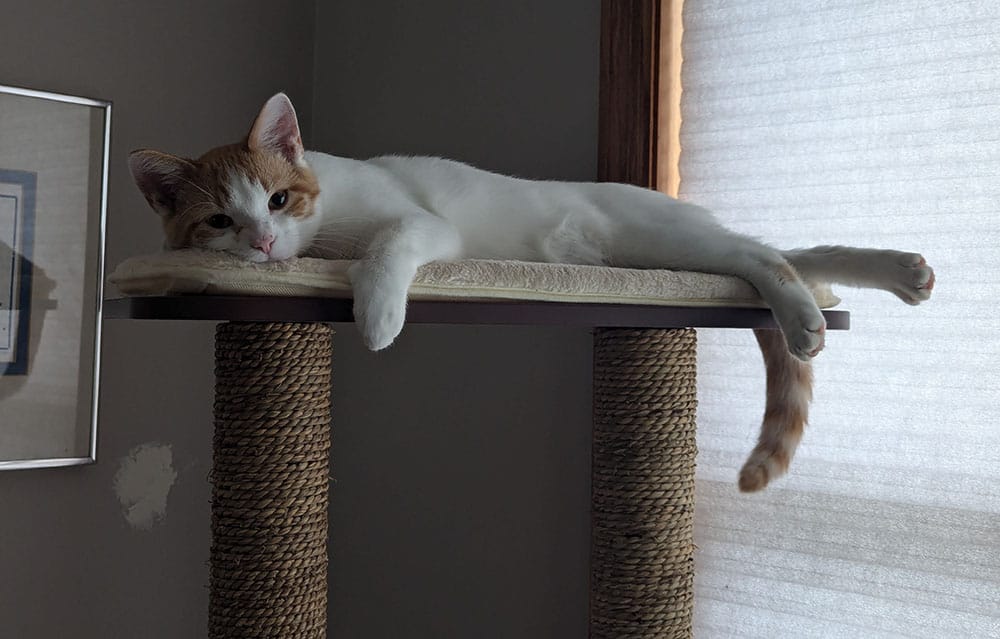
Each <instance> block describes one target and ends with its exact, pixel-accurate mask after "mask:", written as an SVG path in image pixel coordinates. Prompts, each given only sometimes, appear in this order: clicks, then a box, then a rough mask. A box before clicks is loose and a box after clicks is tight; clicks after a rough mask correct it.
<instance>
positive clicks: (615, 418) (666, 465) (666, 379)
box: [590, 329, 697, 639]
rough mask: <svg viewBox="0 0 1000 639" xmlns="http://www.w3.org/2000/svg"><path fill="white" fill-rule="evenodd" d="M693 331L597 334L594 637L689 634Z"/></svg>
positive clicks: (602, 331)
mask: <svg viewBox="0 0 1000 639" xmlns="http://www.w3.org/2000/svg"><path fill="white" fill-rule="evenodd" d="M695 346H696V337H695V331H694V330H691V329H670V330H664V329H598V330H597V331H596V332H595V335H594V442H593V468H592V488H591V491H592V507H591V508H592V513H591V584H590V636H591V638H592V639H623V638H625V637H631V638H636V639H646V638H653V637H656V638H657V639H666V638H674V637H677V638H681V637H683V638H690V637H691V611H692V606H693V601H694V592H693V583H694V543H693V540H692V533H693V521H694V466H695V453H696V452H697V448H696V444H695V410H696V407H697V387H696V377H695V370H696V369H695V355H696V353H695Z"/></svg>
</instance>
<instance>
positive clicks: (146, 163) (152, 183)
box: [128, 149, 192, 216]
mask: <svg viewBox="0 0 1000 639" xmlns="http://www.w3.org/2000/svg"><path fill="white" fill-rule="evenodd" d="M128 168H129V170H130V171H131V172H132V179H133V180H135V185H136V186H138V187H139V190H140V191H142V194H143V195H144V196H145V197H146V201H147V202H149V205H150V206H151V207H153V210H154V211H156V212H157V213H159V214H160V215H164V216H166V215H173V214H174V213H175V212H176V210H177V196H178V194H179V193H180V190H181V188H182V186H183V185H184V183H185V181H186V179H187V178H186V173H187V172H188V171H189V170H190V169H191V168H192V165H191V162H189V161H188V160H185V159H184V158H179V157H177V156H175V155H170V154H169V153H160V152H159V151H152V150H150V149H140V150H138V151H132V152H131V153H129V155H128Z"/></svg>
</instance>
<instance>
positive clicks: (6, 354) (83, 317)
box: [0, 86, 111, 470]
mask: <svg viewBox="0 0 1000 639" xmlns="http://www.w3.org/2000/svg"><path fill="white" fill-rule="evenodd" d="M110 136H111V103H110V102H106V101H102V100H93V99H90V98H79V97H74V96H68V95H59V94H55V93H47V92H43V91H34V90H30V89H20V88H16V87H6V86H0V470H5V469H16V468H43V467H51V466H71V465H77V464H87V463H92V462H93V461H95V459H96V451H97V396H98V393H97V386H98V372H99V369H100V345H101V335H100V329H101V297H102V294H103V287H102V281H103V271H104V229H105V214H106V205H107V191H108V154H109V146H110Z"/></svg>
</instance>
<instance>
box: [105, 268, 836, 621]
mask: <svg viewBox="0 0 1000 639" xmlns="http://www.w3.org/2000/svg"><path fill="white" fill-rule="evenodd" d="M170 259H176V258H170ZM133 266H134V265H133ZM147 266H148V265H147ZM157 268H160V272H159V275H158V276H157V275H156V269H157ZM511 268H514V267H513V266H511ZM526 268H528V269H529V271H530V269H535V268H538V269H542V270H543V271H546V272H548V271H547V269H551V268H556V269H558V268H562V269H566V268H569V269H576V268H583V267H565V266H560V265H531V266H530V267H526ZM121 270H122V269H121V267H119V271H118V274H119V275H118V282H116V283H117V284H118V285H119V288H122V289H123V290H126V292H131V293H139V292H143V291H144V292H145V293H147V294H148V293H163V292H166V293H178V292H192V290H193V289H191V288H190V286H189V285H190V283H191V282H192V281H196V284H197V290H198V291H201V292H208V293H212V292H225V291H226V290H227V288H226V287H227V284H225V283H223V284H220V283H219V281H218V278H219V277H220V275H219V274H220V273H223V275H224V272H225V269H223V268H220V267H219V266H218V265H213V266H212V268H211V269H210V271H211V273H212V274H213V277H214V278H216V281H214V283H211V285H206V284H205V281H204V278H201V279H200V280H199V278H196V277H193V276H192V275H191V273H188V274H187V275H184V274H183V273H181V271H182V270H183V269H181V268H180V267H179V266H178V264H176V263H173V264H166V265H163V264H160V266H159V267H157V266H156V265H155V264H154V265H153V267H152V269H150V268H146V267H143V268H139V269H138V271H137V270H136V269H135V268H133V269H132V270H131V271H130V272H129V273H126V274H125V275H124V276H122V275H121ZM609 271H611V272H612V275H614V276H615V277H618V276H619V275H620V274H621V273H620V272H621V271H624V269H609ZM164 273H168V274H169V278H168V279H169V280H170V282H169V283H168V285H167V286H166V287H164V283H163V275H164ZM179 273H181V274H180V275H179ZM596 274H597V272H596V271H590V272H588V273H587V278H586V281H588V282H589V281H593V280H594V278H595V277H596ZM327 275H329V273H328V274H327ZM673 275H678V274H673ZM280 276H281V277H287V276H288V274H287V273H283V274H280ZM670 276H671V274H669V273H666V272H660V274H653V275H650V274H648V273H645V274H642V273H637V274H635V277H639V278H641V277H652V278H654V279H655V280H656V281H657V282H659V281H661V280H664V279H669V277H670ZM428 277H430V279H432V280H433V279H434V277H435V275H434V274H433V273H432V274H431V275H429V276H428V275H427V273H426V272H424V273H423V274H421V275H419V276H418V281H417V283H416V284H415V285H414V287H413V288H411V293H412V292H413V291H414V290H417V291H420V290H423V289H421V287H422V286H427V282H426V280H427V278H428ZM518 277H525V276H524V273H520V274H519V276H518ZM628 277H632V275H628ZM421 278H424V279H421ZM450 278H451V279H450V281H451V282H452V283H453V284H454V283H455V281H459V283H461V278H460V277H459V278H457V280H456V278H455V277H454V272H453V271H452V272H451V276H450ZM689 278H693V279H689ZM699 278H700V279H699ZM706 278H708V279H706ZM712 278H715V280H717V279H718V277H717V276H705V275H701V274H680V279H681V280H682V281H680V282H679V283H680V284H683V285H685V286H688V285H690V286H688V288H687V289H685V290H695V289H696V290H710V291H714V297H713V298H712V299H714V300H715V303H716V304H721V305H722V306H711V305H702V306H698V307H679V306H662V305H650V304H638V303H631V304H621V303H618V304H615V303H567V302H552V301H549V302H546V301H510V300H493V301H478V300H476V301H473V300H468V301H414V302H411V304H410V307H409V309H408V321H409V322H410V323H437V324H521V325H564V326H587V327H591V328H593V329H594V338H593V339H594V342H593V348H594V373H593V384H594V387H593V397H594V406H593V410H594V422H593V424H594V430H593V466H592V510H591V520H592V531H591V584H590V587H591V595H590V636H591V637H593V638H607V639H620V638H621V637H637V638H647V637H648V638H653V637H657V638H662V637H690V636H691V611H692V605H693V600H694V594H693V575H694V561H693V552H694V544H693V540H692V523H693V515H694V465H695V452H696V448H695V409H696V370H695V344H696V339H695V331H694V330H693V329H694V328H696V327H708V326H711V327H732V328H773V327H774V323H773V320H772V318H771V315H770V312H769V311H768V310H766V309H762V308H742V307H735V306H734V305H733V304H734V303H736V304H740V305H743V304H745V303H746V300H745V299H743V300H742V301H740V300H739V299H737V301H736V302H734V298H733V296H732V291H731V290H730V291H729V293H728V294H727V293H720V291H719V290H718V289H713V282H714V281H715V280H713V279H712ZM223 279H224V278H223ZM252 279H254V281H256V282H258V283H259V284H260V285H261V286H262V287H263V288H265V289H267V290H269V291H273V290H274V288H273V286H272V284H273V283H271V284H269V283H268V281H267V273H261V272H255V273H253V274H252ZM334 279H336V278H334ZM528 279H531V278H528ZM542 279H545V278H542ZM722 279H723V280H726V279H728V278H722ZM531 281H532V282H533V284H532V285H531V286H529V287H527V288H529V289H532V291H534V292H530V294H531V295H536V293H537V289H538V288H539V287H540V285H539V282H540V281H541V280H538V281H535V280H531ZM598 281H599V278H598ZM129 282H131V283H132V284H136V283H138V284H137V286H131V287H130V286H129V285H128V284H129ZM733 282H736V283H735V284H733V286H744V287H745V286H746V285H745V284H743V283H739V282H738V281H735V280H734V281H733ZM715 283H718V282H715ZM603 284H604V286H606V287H608V290H612V291H617V292H618V293H620V291H621V288H622V286H625V284H623V283H621V282H618V283H617V284H615V285H614V286H613V287H612V286H610V285H609V284H608V282H607V281H605V282H603ZM647 284H648V283H647ZM229 286H230V288H231V290H229V292H232V291H233V290H240V286H237V285H235V284H231V283H230V284H229ZM692 287H693V288H692ZM683 288H684V287H683V286H682V289H683ZM453 292H454V291H453ZM475 292H476V295H477V296H482V295H483V291H482V290H481V289H480V288H475ZM328 293H329V291H328ZM660 293H663V291H660ZM525 294H529V293H525ZM547 294H549V295H551V294H552V291H549V292H548V293H547ZM675 294H677V290H676V289H675ZM741 294H743V295H747V294H748V295H750V296H753V291H752V289H750V292H749V293H747V292H746V291H743V292H742V293H741ZM612 295H613V294H612ZM556 297H558V296H556ZM536 299H537V295H536ZM560 299H562V298H560ZM667 300H668V301H669V298H667ZM605 301H607V300H605ZM635 301H636V300H633V302H635ZM686 301H687V302H688V303H690V301H691V300H690V299H689V298H688V299H686ZM656 302H657V303H663V302H664V299H663V298H662V297H661V298H659V299H657V300H656ZM703 302H704V300H703ZM821 303H823V301H822V300H821ZM826 303H827V304H828V303H829V300H827V301H826ZM824 314H825V316H826V319H827V323H828V328H829V329H843V328H847V326H848V322H849V315H848V313H846V312H843V311H826V312H825V313H824ZM105 317H108V318H132V319H178V320H182V319H183V320H189V319H197V320H218V321H223V322H224V323H222V324H220V325H219V326H218V328H217V331H216V353H215V358H216V370H215V372H216V399H215V436H214V440H213V442H214V453H213V455H214V456H213V470H212V474H211V482H212V487H213V490H212V549H211V566H210V579H211V584H210V585H211V589H210V606H209V636H210V637H211V638H212V639H223V638H227V639H228V638H235V637H240V638H242V639H247V638H254V637H281V638H295V639H299V638H305V639H312V638H320V637H326V609H327V507H328V480H329V448H330V397H331V387H330V365H331V337H332V330H331V328H330V326H329V323H330V322H347V321H351V307H350V300H345V299H329V298H318V297H238V296H222V295H152V296H148V297H131V298H124V299H119V300H110V301H108V302H107V303H106V305H105ZM636 327H639V328H636ZM734 480H735V478H734Z"/></svg>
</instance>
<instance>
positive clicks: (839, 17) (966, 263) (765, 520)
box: [680, 0, 1000, 639]
mask: <svg viewBox="0 0 1000 639" xmlns="http://www.w3.org/2000/svg"><path fill="white" fill-rule="evenodd" d="M684 22H685V31H684V40H683V50H684V66H683V84H684V94H683V101H682V113H683V118H684V120H683V125H682V128H681V145H682V153H681V166H680V169H681V197H682V198H683V199H686V200H691V201H694V202H697V203H699V204H702V205H705V206H707V207H709V208H711V209H713V210H714V211H715V212H716V213H717V214H718V216H719V218H720V219H721V220H723V221H724V222H725V223H726V224H728V225H729V226H731V227H732V228H734V229H736V230H739V231H742V232H745V233H747V234H750V235H754V236H756V237H759V238H761V239H763V240H765V241H767V242H768V243H770V244H772V245H775V246H777V247H779V248H794V247H801V246H808V245H814V244H848V245H854V246H867V247H886V248H897V249H903V250H913V251H919V252H921V253H923V254H924V255H925V256H926V257H927V260H928V262H929V263H930V264H931V265H932V266H934V268H935V270H936V273H937V287H936V289H935V291H934V296H933V297H932V299H931V300H930V301H929V302H927V303H925V304H924V305H921V306H919V307H915V308H914V307H909V306H906V305H904V304H903V303H902V302H900V301H899V300H897V299H896V298H895V297H893V296H892V295H890V294H888V293H883V292H872V291H855V290H849V289H848V290H839V291H837V292H838V294H840V295H841V297H843V298H844V305H843V308H846V309H849V310H851V311H852V312H853V318H852V321H853V328H852V330H850V331H849V332H830V333H829V334H828V338H827V349H826V350H825V351H824V352H823V353H822V354H821V355H820V356H819V357H818V358H817V359H816V361H815V369H816V384H817V386H816V394H815V400H814V403H813V409H812V413H811V419H810V425H809V426H808V427H807V429H806V434H805V437H804V440H803V443H802V446H801V448H800V449H799V452H798V454H797V456H796V459H795V460H794V462H793V464H792V469H791V473H790V475H789V476H788V477H786V478H784V479H781V480H778V481H777V482H775V483H774V484H772V486H771V487H769V488H768V489H767V491H766V492H764V493H763V494H759V495H750V496H746V495H741V494H739V493H738V492H737V490H736V484H735V480H736V475H737V471H738V469H739V467H740V465H741V464H742V462H743V460H744V458H745V457H746V455H747V453H748V452H749V451H750V449H751V448H752V447H753V444H754V441H755V438H756V433H757V429H758V425H759V421H760V416H761V414H762V412H763V398H764V374H763V367H762V364H761V363H760V356H759V354H758V353H757V351H756V343H755V342H754V340H753V337H752V336H751V335H750V334H749V333H748V332H745V331H708V330H706V331H701V332H700V334H699V340H700V346H699V358H700V361H699V379H700V386H699V393H700V402H701V403H700V407H699V436H698V437H699V440H698V441H699V448H700V456H699V462H698V491H699V495H698V498H699V502H698V512H697V520H696V521H697V524H696V525H697V528H696V543H697V545H698V548H699V549H698V553H697V568H696V575H697V576H696V597H697V601H696V608H695V623H696V630H695V636H696V637H698V638H699V639H707V638H715V637H781V638H784V637H789V638H796V639H797V638H802V637H845V638H854V637H858V638H865V639H868V638H877V637H927V638H928V639H951V638H956V637H975V638H977V639H978V638H985V637H1000V382H998V379H997V375H996V372H995V368H996V367H997V365H998V364H997V362H998V360H1000V336H998V334H997V333H998V326H1000V309H998V300H1000V278H998V273H1000V230H998V225H1000V215H998V209H1000V2H991V1H982V0H981V1H973V2H960V3H937V2H927V1H922V2H921V1H917V0H892V1H881V2H880V1H876V0H867V1H855V2H834V1H832V0H830V1H821V2H808V3H806V2H790V1H771V2H755V1H729V0H709V1H705V0H688V2H686V3H685V9H684Z"/></svg>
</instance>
